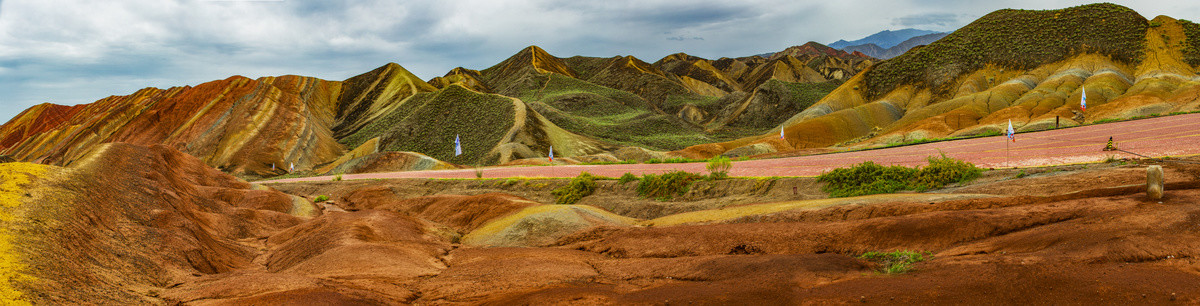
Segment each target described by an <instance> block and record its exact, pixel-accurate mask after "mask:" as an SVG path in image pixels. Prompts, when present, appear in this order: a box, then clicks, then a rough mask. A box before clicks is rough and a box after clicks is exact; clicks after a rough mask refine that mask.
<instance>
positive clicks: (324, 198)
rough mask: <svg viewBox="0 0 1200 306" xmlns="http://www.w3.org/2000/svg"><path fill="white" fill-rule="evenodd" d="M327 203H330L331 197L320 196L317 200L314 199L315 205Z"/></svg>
mask: <svg viewBox="0 0 1200 306" xmlns="http://www.w3.org/2000/svg"><path fill="white" fill-rule="evenodd" d="M325 201H329V196H327V195H323V194H322V195H319V196H317V197H316V198H315V199H313V203H321V202H325Z"/></svg>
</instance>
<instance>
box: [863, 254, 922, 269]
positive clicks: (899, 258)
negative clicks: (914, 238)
mask: <svg viewBox="0 0 1200 306" xmlns="http://www.w3.org/2000/svg"><path fill="white" fill-rule="evenodd" d="M931 257H933V254H931V253H925V254H922V253H921V252H914V251H894V252H867V253H865V254H862V256H859V257H858V258H861V259H865V260H870V261H874V262H876V263H879V265H880V269H879V272H881V273H885V274H901V273H904V272H908V271H911V270H912V269H913V264H915V263H918V262H922V261H925V260H928V259H929V258H931Z"/></svg>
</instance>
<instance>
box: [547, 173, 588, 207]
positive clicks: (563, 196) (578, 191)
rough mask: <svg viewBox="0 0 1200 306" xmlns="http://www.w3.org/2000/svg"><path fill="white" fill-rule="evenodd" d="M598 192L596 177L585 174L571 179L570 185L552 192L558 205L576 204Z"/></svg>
mask: <svg viewBox="0 0 1200 306" xmlns="http://www.w3.org/2000/svg"><path fill="white" fill-rule="evenodd" d="M595 190H596V177H595V176H592V174H590V173H587V172H584V173H580V174H579V176H576V177H575V178H572V179H571V182H570V183H567V184H566V185H564V186H562V187H559V188H557V189H554V190H553V191H550V194H552V195H554V198H555V200H554V202H555V203H558V204H575V203H577V202H579V200H580V199H583V197H586V196H589V195H592V192H594V191H595Z"/></svg>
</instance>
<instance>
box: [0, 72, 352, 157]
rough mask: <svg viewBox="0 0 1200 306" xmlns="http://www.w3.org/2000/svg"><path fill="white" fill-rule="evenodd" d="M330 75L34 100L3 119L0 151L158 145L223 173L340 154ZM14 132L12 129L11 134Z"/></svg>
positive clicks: (74, 153)
mask: <svg viewBox="0 0 1200 306" xmlns="http://www.w3.org/2000/svg"><path fill="white" fill-rule="evenodd" d="M340 92H341V86H340V84H339V83H338V82H328V81H323V80H319V79H315V78H306V77H297V76H285V77H278V78H260V79H257V80H251V79H248V78H244V77H232V78H229V79H225V80H220V81H213V82H209V83H204V84H201V85H198V86H196V87H190V86H189V87H176V88H171V89H166V90H163V89H156V88H147V89H143V90H140V91H138V92H137V93H134V94H132V95H128V96H113V97H109V98H105V99H102V100H100V101H97V102H95V103H92V104H86V105H80V106H75V107H60V106H52V105H45V106H39V107H35V108H34V109H31V110H30V111H27V112H25V113H23V114H22V115H20V116H18V117H17V118H14V119H13V120H12V121H10V122H9V123H8V124H6V125H5V127H4V130H5V132H8V133H9V134H7V135H5V138H4V139H5V144H4V145H2V146H0V152H4V154H9V155H12V156H13V157H14V158H16V159H18V160H23V161H33V162H39V163H46V164H54V165H66V164H70V163H71V162H73V161H75V160H77V159H79V158H81V157H82V156H83V155H84V154H85V153H87V152H88V151H90V150H92V149H93V148H95V147H96V146H97V145H100V144H104V143H110V142H127V143H135V144H142V145H154V144H164V145H168V146H171V147H173V148H176V149H179V150H181V151H184V152H187V153H188V154H192V155H195V156H199V157H201V158H202V159H203V160H204V161H205V162H206V163H208V164H209V165H212V166H214V167H218V168H221V169H224V170H225V171H228V172H231V173H245V172H264V171H267V170H269V169H270V166H271V163H275V164H279V165H281V164H285V163H288V162H293V163H297V164H300V165H301V166H302V167H303V166H307V165H312V164H316V163H319V162H322V161H324V160H326V159H329V158H333V157H336V156H338V155H340V154H341V153H342V150H343V149H342V148H341V146H340V145H338V144H337V141H336V140H335V139H334V138H333V135H331V133H330V132H329V127H330V126H331V125H332V123H333V119H334V112H333V111H334V110H335V107H336V97H337V95H338V94H339V93H340ZM14 135H19V136H14Z"/></svg>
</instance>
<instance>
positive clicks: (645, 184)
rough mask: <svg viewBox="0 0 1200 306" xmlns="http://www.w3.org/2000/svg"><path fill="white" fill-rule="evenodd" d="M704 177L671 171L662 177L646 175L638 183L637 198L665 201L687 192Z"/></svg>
mask: <svg viewBox="0 0 1200 306" xmlns="http://www.w3.org/2000/svg"><path fill="white" fill-rule="evenodd" d="M703 179H704V176H703V175H700V174H696V173H691V172H687V171H671V172H667V173H663V174H662V175H655V174H646V175H643V176H642V180H641V181H640V182H638V187H637V192H638V196H641V197H643V198H653V199H656V200H659V201H667V200H670V199H672V198H674V197H676V196H680V195H683V194H684V193H686V192H687V190H688V188H690V187H691V186H692V183H694V182H696V181H699V180H703Z"/></svg>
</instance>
